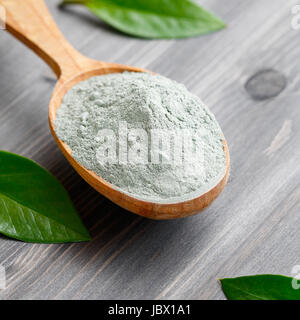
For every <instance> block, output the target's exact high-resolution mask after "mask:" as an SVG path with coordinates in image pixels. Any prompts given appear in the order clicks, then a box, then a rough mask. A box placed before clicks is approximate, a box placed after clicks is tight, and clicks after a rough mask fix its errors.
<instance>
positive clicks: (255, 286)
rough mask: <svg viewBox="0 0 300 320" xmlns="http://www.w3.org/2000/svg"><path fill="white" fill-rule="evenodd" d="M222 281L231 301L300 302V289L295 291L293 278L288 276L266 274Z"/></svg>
mask: <svg viewBox="0 0 300 320" xmlns="http://www.w3.org/2000/svg"><path fill="white" fill-rule="evenodd" d="M220 281H221V285H222V289H223V292H224V294H225V295H226V297H227V298H228V299H229V300H300V289H298V290H296V289H294V288H293V286H292V281H293V278H290V277H286V276H281V275H271V274H264V275H256V276H245V277H238V278H227V279H220Z"/></svg>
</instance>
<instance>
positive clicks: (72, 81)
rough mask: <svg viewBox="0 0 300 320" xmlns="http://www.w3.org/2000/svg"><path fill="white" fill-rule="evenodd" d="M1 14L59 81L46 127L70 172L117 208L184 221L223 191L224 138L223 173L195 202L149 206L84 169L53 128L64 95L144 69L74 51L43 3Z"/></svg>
mask: <svg viewBox="0 0 300 320" xmlns="http://www.w3.org/2000/svg"><path fill="white" fill-rule="evenodd" d="M0 5H2V6H3V7H4V8H5V10H6V28H7V31H9V32H10V33H11V34H12V35H14V36H15V37H16V38H18V39H19V40H20V41H22V42H23V43H24V44H25V45H27V46H28V47H29V48H30V49H32V50H33V51H34V52H36V53H37V54H38V55H39V56H40V57H41V58H42V59H43V60H45V62H46V63H47V64H48V65H49V66H50V67H51V68H52V69H53V71H54V72H55V73H56V75H57V77H58V82H57V84H56V87H55V89H54V92H53V95H52V98H51V101H50V106H49V124H50V129H51V132H52V134H53V136H54V139H55V141H56V142H57V144H58V146H59V148H60V149H61V151H62V152H63V154H64V155H65V157H66V158H67V159H68V161H69V162H70V163H71V165H72V166H73V167H74V169H75V170H76V171H77V172H78V173H79V174H80V175H81V177H82V178H83V179H84V180H86V181H87V182H88V183H89V184H90V185H91V186H92V187H93V188H94V189H96V190H97V191H98V192H100V193H101V194H102V195H104V196H105V197H107V198H108V199H110V200H111V201H113V202H114V203H116V204H118V205H119V206H121V207H123V208H125V209H127V210H129V211H132V212H134V213H136V214H139V215H141V216H144V217H147V218H152V219H173V218H181V217H186V216H189V215H192V214H195V213H198V212H199V211H200V210H202V209H204V208H205V207H207V206H208V205H210V204H211V203H212V202H213V201H214V200H215V199H216V198H217V196H218V195H219V194H220V193H221V191H222V190H223V188H224V187H225V185H226V183H227V180H228V176H229V162H230V161H229V151H228V147H227V144H226V141H225V138H224V151H225V154H226V170H225V173H224V176H223V177H222V178H221V179H220V181H219V182H218V183H217V184H216V185H215V186H214V187H213V188H211V189H210V190H209V191H208V192H206V193H204V194H201V195H199V196H198V197H196V198H195V199H192V200H188V201H182V202H178V203H168V204H166V203H153V202H147V201H142V200H139V199H136V198H134V197H132V196H129V195H127V194H125V193H122V192H120V191H118V190H116V189H115V188H114V186H113V185H111V184H110V183H108V182H106V181H105V180H104V179H102V178H101V177H99V176H97V175H96V174H95V173H94V172H92V171H90V170H87V169H86V168H85V167H83V166H82V165H81V164H80V163H78V162H77V161H76V160H75V159H74V158H73V157H72V152H71V150H70V148H68V146H67V145H66V144H65V143H64V142H63V141H61V140H60V139H59V138H58V137H57V135H56V133H55V130H54V119H55V116H56V111H57V109H58V108H59V107H60V105H61V103H62V99H63V97H64V95H65V94H66V92H67V91H68V90H69V89H70V88H72V87H73V86H74V85H76V84H77V83H78V82H80V81H83V80H86V79H88V78H90V77H93V76H98V75H102V74H107V73H115V72H123V71H133V72H142V71H144V70H143V69H139V68H136V67H130V66H125V65H120V64H115V63H107V62H102V61H101V62H99V61H96V60H92V59H89V58H87V57H85V56H83V55H81V54H80V53H79V52H78V51H76V50H75V49H74V48H73V47H72V46H71V45H70V44H69V43H68V42H67V41H66V39H65V38H64V37H63V35H62V34H61V33H60V31H59V30H58V28H57V26H56V25H55V22H54V21H53V19H52V17H51V15H50V13H49V11H48V9H47V7H46V5H45V3H44V1H43V0H21V1H20V0H0Z"/></svg>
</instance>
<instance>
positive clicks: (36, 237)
mask: <svg viewBox="0 0 300 320" xmlns="http://www.w3.org/2000/svg"><path fill="white" fill-rule="evenodd" d="M0 233H3V234H4V235H6V236H8V237H12V238H15V239H18V240H22V241H29V242H38V243H62V242H78V241H87V240H90V235H89V233H88V231H87V230H86V228H85V227H84V225H83V224H82V222H81V220H80V218H79V216H78V214H77V213H76V211H75V208H74V206H73V204H72V202H71V200H70V199H69V196H68V194H67V192H66V190H65V189H64V188H63V186H62V185H61V184H60V183H59V182H58V181H57V180H56V179H55V178H54V177H53V176H52V175H51V174H50V173H49V172H48V171H46V170H45V169H43V168H42V167H40V166H39V165H38V164H36V163H35V162H33V161H31V160H29V159H26V158H24V157H21V156H18V155H16V154H13V153H9V152H6V151H0Z"/></svg>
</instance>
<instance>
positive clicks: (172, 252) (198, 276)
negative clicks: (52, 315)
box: [0, 0, 300, 299]
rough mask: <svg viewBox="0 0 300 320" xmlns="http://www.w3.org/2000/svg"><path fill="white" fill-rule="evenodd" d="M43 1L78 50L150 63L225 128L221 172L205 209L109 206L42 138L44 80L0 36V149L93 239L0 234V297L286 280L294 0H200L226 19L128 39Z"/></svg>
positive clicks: (299, 134) (299, 40) (291, 198)
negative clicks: (271, 276)
mask: <svg viewBox="0 0 300 320" xmlns="http://www.w3.org/2000/svg"><path fill="white" fill-rule="evenodd" d="M46 2H47V5H48V6H49V8H50V10H51V12H52V14H53V15H54V18H55V20H56V21H57V23H58V25H59V27H60V28H61V30H62V31H63V33H64V34H65V36H66V38H67V39H68V40H69V41H70V42H71V43H72V44H73V45H74V46H75V47H76V48H77V49H79V50H80V51H81V52H83V53H84V54H86V55H88V56H90V57H92V58H96V59H99V60H101V59H102V60H105V61H112V62H119V63H125V64H132V65H136V66H140V67H144V68H147V69H150V70H154V71H155V72H158V73H161V74H163V75H165V76H167V77H170V78H172V79H175V80H177V81H180V82H182V83H184V84H185V85H186V86H187V87H188V89H189V90H191V91H192V92H193V93H195V94H197V95H199V96H200V97H201V98H202V99H203V100H204V101H205V102H206V103H207V104H208V106H210V108H211V110H212V111H213V112H214V113H215V115H216V117H217V119H218V121H219V123H220V124H221V126H222V128H223V131H224V133H225V136H226V137H227V141H228V144H229V148H230V152H231V161H232V168H231V177H230V181H229V184H228V186H227V187H226V188H225V190H224V192H223V193H222V194H221V196H220V197H219V198H218V199H217V200H216V201H215V202H214V203H213V205H212V206H211V207H209V208H208V209H207V210H205V211H204V212H202V213H201V214H200V215H197V216H194V217H190V218H186V219H182V220H176V221H163V222H158V221H151V220H147V219H143V218H140V217H138V216H135V215H133V214H131V213H129V212H126V211H125V210H122V209H121V208H119V207H118V206H116V205H114V204H112V203H111V202H110V201H108V200H107V199H105V198H103V197H102V196H100V195H99V194H97V193H96V192H95V191H94V190H93V189H91V187H89V185H87V184H86V183H85V182H84V181H83V180H82V179H81V178H80V177H79V176H78V175H77V174H76V172H74V170H73V169H72V167H71V166H70V165H69V164H68V163H67V161H66V160H65V159H64V157H63V156H62V154H61V153H60V151H59V149H58V147H57V146H56V144H55V143H54V140H53V138H52V136H51V135H50V132H49V128H48V123H47V109H48V101H49V99H50V96H51V91H52V89H53V87H54V84H55V78H54V76H53V75H52V74H51V72H50V71H49V70H48V67H47V66H46V65H45V64H44V63H43V62H42V61H41V60H39V59H38V58H36V56H35V55H34V54H33V53H32V52H31V51H29V50H28V49H27V48H25V47H24V46H23V45H22V44H21V43H19V42H17V41H16V40H15V39H13V38H12V37H11V36H10V35H9V34H8V33H6V32H5V31H0V149H3V150H9V151H12V152H15V153H19V154H22V155H24V156H27V157H30V158H32V159H34V160H35V161H37V162H38V163H40V164H41V165H43V166H44V167H45V168H47V169H48V170H50V171H51V172H52V173H53V174H54V175H55V176H57V177H58V179H59V180H60V181H61V182H62V183H63V184H64V186H65V187H66V188H67V190H68V191H69V193H70V195H71V197H72V200H73V201H74V203H75V205H76V207H77V209H78V211H79V213H80V215H81V216H82V218H83V220H84V223H85V224H86V226H87V227H88V229H89V230H90V232H91V234H92V236H93V241H92V242H90V243H81V244H65V245H56V244H55V245H43V244H28V243H22V242H17V241H14V240H10V239H7V238H5V237H0V264H2V265H3V266H5V268H6V273H7V288H6V289H5V290H2V291H0V298H2V299H224V296H223V294H222V292H221V289H220V286H219V283H218V280H217V279H218V278H221V277H230V276H238V275H247V274H256V273H281V274H286V275H291V272H292V268H293V266H295V265H297V264H300V253H299V247H300V234H299V228H300V214H299V213H300V125H299V124H300V104H299V91H298V90H299V86H300V29H299V30H294V29H293V28H292V27H291V20H292V17H293V16H292V14H291V8H292V7H293V6H294V5H295V4H297V1H292V0H254V1H241V0H240V1H238V0H227V1H221V0H203V1H201V3H202V4H204V5H206V7H207V8H209V9H212V10H213V11H214V12H216V13H217V14H218V15H220V16H221V17H222V18H223V19H224V20H225V21H226V22H227V24H228V28H227V29H225V30H223V31H221V32H218V33H214V34H212V35H209V36H203V37H198V38H192V39H186V40H178V41H175V40H174V41H172V40H169V41H167V40H162V41H149V40H148V41H147V40H141V39H135V38H132V37H128V36H126V35H123V34H120V33H118V32H115V31H113V30H112V29H111V28H110V27H108V26H106V25H104V24H102V23H101V22H98V20H97V19H95V18H94V17H93V16H92V15H90V14H89V13H88V12H87V11H86V10H82V9H79V8H74V7H72V8H70V9H67V10H63V11H62V10H59V9H58V8H57V4H58V2H59V1H56V0H55V1H54V0H52V1H50V0H48V1H46ZM299 21H300V20H299ZM265 70H269V71H265ZM270 70H271V71H270ZM272 70H273V71H272ZM253 75H255V77H254V78H253ZM249 79H251V80H250V82H249ZM245 84H247V85H246V88H245ZM284 87H285V88H284ZM282 88H284V90H283V91H282V92H281V93H279V91H280V90H281V89H282ZM278 93H279V94H278ZM275 95H276V96H275ZM270 96H274V97H272V98H270Z"/></svg>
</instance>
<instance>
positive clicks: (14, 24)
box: [0, 0, 95, 82]
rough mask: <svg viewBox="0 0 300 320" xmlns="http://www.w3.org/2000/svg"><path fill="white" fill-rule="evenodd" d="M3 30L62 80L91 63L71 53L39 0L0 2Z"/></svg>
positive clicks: (85, 68) (70, 49) (77, 72)
mask: <svg viewBox="0 0 300 320" xmlns="http://www.w3.org/2000/svg"><path fill="white" fill-rule="evenodd" d="M0 5H1V6H2V7H3V8H4V10H5V12H6V29H7V31H8V32H10V33H11V34H12V35H13V36H15V37H16V38H18V39H19V40H20V41H22V42H23V43H24V44H25V45H26V46H28V47H29V48H30V49H32V50H33V51H34V52H35V53H36V54H38V55H39V56H40V57H41V58H42V59H43V60H45V62H46V63H47V64H48V65H49V66H50V67H51V68H52V69H53V71H54V72H55V74H56V75H57V77H58V78H59V80H60V81H62V82H63V81H66V80H68V79H70V78H72V77H73V76H75V75H76V74H79V73H81V72H82V71H84V70H87V68H89V66H91V67H92V66H93V65H94V64H95V61H94V60H91V59H89V58H87V57H85V56H83V55H81V54H80V53H79V52H78V51H77V50H75V49H74V48H73V47H72V46H71V45H70V44H69V43H68V41H67V40H66V39H65V38H64V36H63V35H62V33H61V32H60V31H59V29H58V28H57V26H56V24H55V22H54V20H53V18H52V17H51V15H50V12H49V11H48V9H47V7H46V5H45V3H44V1H43V0H21V1H20V0H0Z"/></svg>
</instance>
